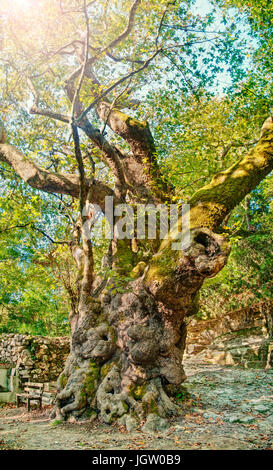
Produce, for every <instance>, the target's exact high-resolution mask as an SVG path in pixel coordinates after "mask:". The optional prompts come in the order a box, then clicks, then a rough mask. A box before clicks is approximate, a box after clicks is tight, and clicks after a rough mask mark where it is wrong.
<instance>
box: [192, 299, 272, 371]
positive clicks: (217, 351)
mask: <svg viewBox="0 0 273 470" xmlns="http://www.w3.org/2000/svg"><path fill="white" fill-rule="evenodd" d="M272 325H273V304H272V303H269V302H260V303H258V304H254V305H252V306H250V307H247V308H244V309H238V310H235V311H233V312H229V313H228V314H225V315H223V316H221V315H220V314H219V315H218V316H217V318H215V319H211V320H197V319H196V318H193V319H192V321H191V322H190V323H189V325H188V336H187V345H186V350H185V356H186V359H187V360H189V361H193V362H198V363H202V362H203V363H208V364H220V365H230V366H232V365H235V366H242V367H245V368H266V369H270V368H272V367H273V327H272Z"/></svg>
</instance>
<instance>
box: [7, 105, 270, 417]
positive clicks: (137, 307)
mask: <svg viewBox="0 0 273 470" xmlns="http://www.w3.org/2000/svg"><path fill="white" fill-rule="evenodd" d="M80 112H81V109H79V116H80ZM97 112H98V115H99V116H100V117H101V118H102V119H104V120H105V121H107V122H108V125H109V126H110V127H111V128H112V130H113V131H114V132H115V133H117V134H119V135H120V136H121V137H122V138H123V139H125V140H126V141H127V142H128V143H129V145H130V147H131V152H130V154H128V155H125V154H124V153H123V152H121V151H120V150H119V149H118V148H117V147H114V146H111V145H110V144H109V143H108V142H106V141H105V138H104V136H103V135H102V134H99V133H97V132H95V130H94V129H93V128H92V126H91V124H90V123H89V122H88V121H87V119H86V118H85V117H84V118H82V119H80V120H79V127H81V128H82V129H83V130H84V132H85V133H86V134H87V135H88V136H89V138H90V139H91V140H92V141H93V143H94V144H96V145H97V146H98V147H99V148H100V149H101V150H102V154H103V158H104V159H105V162H106V163H107V164H108V166H109V167H110V168H111V169H112V171H113V175H114V179H115V187H114V189H113V190H112V189H110V188H109V187H107V186H106V185H105V184H103V183H101V182H99V181H93V180H88V179H86V178H85V177H84V174H83V173H82V174H81V175H80V178H78V177H76V176H75V175H60V174H53V173H50V172H48V171H45V170H43V169H41V168H39V167H37V166H36V165H34V164H32V163H31V162H30V161H29V160H26V159H25V157H24V156H23V154H22V153H21V152H20V151H19V150H17V149H15V148H14V147H13V146H11V145H8V144H6V143H4V142H2V143H1V144H0V160H1V161H3V162H5V163H7V164H9V165H10V166H12V167H13V168H14V170H15V171H16V172H17V174H18V175H19V176H20V177H21V178H22V179H23V180H24V181H26V182H27V183H28V184H30V185H31V186H33V187H35V188H38V189H40V190H42V191H47V192H59V193H63V194H68V195H73V196H74V197H80V198H81V197H83V195H84V198H86V200H88V201H89V202H92V203H95V204H98V205H100V207H101V209H102V211H103V210H104V198H105V196H106V195H111V194H113V196H114V198H115V201H116V202H125V201H126V202H128V201H129V202H131V203H132V204H136V203H137V202H141V203H155V204H157V203H166V202H171V201H172V194H173V188H172V187H169V186H168V184H167V182H166V181H164V178H163V177H162V175H161V173H160V168H159V165H158V163H157V161H156V153H155V145H154V142H153V138H152V135H151V133H150V130H149V127H148V124H147V123H140V122H138V121H136V120H134V119H132V118H130V117H129V116H127V115H125V114H124V113H123V112H121V111H120V110H116V109H111V108H109V105H108V103H107V102H105V103H104V102H101V103H100V104H99V106H98V108H97ZM272 168H273V124H270V125H268V126H267V129H266V132H264V133H263V135H262V137H261V139H260V141H259V142H258V144H257V145H256V147H255V148H253V149H252V150H251V151H250V152H249V153H248V154H247V155H246V156H245V157H244V158H243V159H242V160H241V161H239V162H237V163H236V164H235V165H233V166H232V167H231V168H229V169H228V170H226V171H224V172H221V173H219V174H218V175H216V176H215V177H214V178H213V180H212V181H211V183H210V184H208V185H207V186H205V187H203V188H202V189H201V190H199V191H198V192H197V193H196V194H195V195H194V196H193V197H192V199H191V201H190V204H191V211H190V214H191V243H190V246H189V247H188V248H187V249H185V250H180V251H175V250H172V247H171V243H172V241H173V240H176V238H177V231H178V227H177V226H175V227H172V229H171V231H170V234H169V239H168V240H164V241H163V242H162V243H161V244H160V242H159V241H157V240H155V241H153V247H152V249H151V250H150V251H149V248H150V243H151V241H149V240H144V241H143V240H141V242H140V243H141V244H142V245H143V244H144V245H146V255H145V256H144V255H142V254H140V253H142V252H143V250H138V249H135V248H133V246H132V243H131V240H113V241H111V247H110V249H109V259H108V262H109V265H110V266H112V267H113V268H114V269H116V270H117V272H118V273H119V276H120V277H122V276H124V277H128V275H130V277H133V280H131V281H130V282H129V283H127V285H126V289H125V290H124V291H122V292H116V290H115V289H114V288H113V287H112V288H111V289H109V288H107V286H106V285H105V283H104V284H101V286H100V287H98V285H97V278H96V275H95V273H93V263H92V253H91V251H92V250H91V247H90V245H89V244H88V241H87V240H86V239H85V238H84V235H83V231H82V222H83V220H82V221H80V222H79V226H78V232H77V234H76V236H75V237H74V238H73V240H72V248H75V247H76V248H77V249H78V250H80V254H81V256H80V260H81V261H80V266H79V269H80V271H81V282H80V286H79V290H80V292H79V303H78V308H77V310H76V311H74V313H73V315H71V318H70V320H71V326H72V336H71V353H70V356H69V358H68V360H67V363H66V365H65V369H64V371H63V373H62V374H61V376H60V378H59V380H58V386H59V392H58V396H57V417H58V418H62V419H69V418H70V417H73V418H74V419H77V418H79V417H86V416H91V415H94V416H97V415H98V416H99V417H101V419H103V420H104V421H105V422H107V423H109V422H111V421H112V420H113V419H115V418H118V417H121V416H124V415H126V414H129V413H130V414H133V415H135V416H138V417H140V418H141V417H143V418H145V417H146V416H147V415H148V414H151V413H156V414H158V415H160V416H162V417H166V416H170V415H172V414H175V413H177V412H178V408H177V405H176V404H175V402H174V401H173V400H172V399H171V395H172V394H173V393H175V392H176V391H177V390H178V389H179V386H180V384H181V383H182V382H183V381H184V380H185V374H184V370H183V365H182V358H183V350H184V347H185V339H186V318H187V317H188V316H190V315H192V314H194V313H195V312H196V311H197V309H198V291H199V289H200V287H201V286H202V283H203V281H204V279H205V278H207V277H212V276H215V275H216V274H217V273H218V272H219V271H220V269H222V267H223V266H224V265H225V263H226V261H227V258H228V255H229V251H230V246H229V243H228V240H227V239H226V237H225V236H223V235H221V234H219V233H217V232H219V227H220V225H221V222H222V221H223V220H224V218H225V217H226V215H227V214H228V213H229V212H230V211H231V210H232V209H233V208H234V207H235V206H236V205H237V204H238V203H239V202H240V201H241V200H242V199H243V198H244V197H245V195H246V194H247V193H249V191H251V190H252V189H253V188H254V187H255V186H256V185H257V184H258V183H259V182H260V181H261V180H262V179H263V178H264V177H265V176H266V175H267V174H268V173H269V172H270V171H271V170H272ZM83 204H84V199H82V201H81V206H82V205H83ZM155 251H156V253H155ZM154 253H155V254H154ZM121 260H122V261H121ZM111 282H112V281H111ZM108 287H109V285H108Z"/></svg>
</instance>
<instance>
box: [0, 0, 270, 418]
mask: <svg viewBox="0 0 273 470" xmlns="http://www.w3.org/2000/svg"><path fill="white" fill-rule="evenodd" d="M3 3H4V5H3V7H2V9H3V10H2V11H3V14H2V30H3V37H2V64H3V67H2V80H3V84H4V87H3V90H2V100H3V102H4V103H5V106H3V110H2V114H3V116H2V119H3V121H4V122H5V127H6V129H8V134H9V139H10V141H11V144H8V143H6V142H5V139H6V138H5V132H4V130H1V135H2V138H1V144H0V160H1V161H2V162H3V163H4V164H5V165H8V166H10V167H11V168H12V170H13V172H15V173H16V174H17V176H18V177H20V178H21V179H22V180H23V181H24V182H26V183H28V185H30V186H31V187H32V188H35V189H36V190H40V191H44V192H46V193H49V194H55V196H54V197H56V195H57V196H59V197H61V201H62V203H61V204H62V205H63V204H64V205H65V210H66V211H67V210H68V211H69V208H70V209H71V208H72V209H73V214H72V215H71V214H70V216H69V214H67V216H68V220H69V223H70V229H71V237H70V238H69V239H68V229H67V230H66V231H65V230H64V229H63V228H62V230H61V232H58V226H57V228H56V230H57V234H58V235H61V236H64V235H65V237H63V238H59V239H56V238H53V235H55V234H51V233H50V234H48V233H46V232H45V231H44V230H43V229H41V228H40V227H38V229H39V230H40V231H41V230H42V235H44V236H45V238H47V239H49V240H50V241H51V242H52V243H53V244H54V243H55V244H61V245H62V244H64V245H67V247H68V248H69V249H70V250H71V253H72V254H73V256H74V258H75V262H76V265H77V268H78V275H77V279H76V280H75V286H76V295H75V296H74V299H75V300H76V303H75V302H74V304H73V302H72V305H74V308H72V309H71V314H70V324H71V332H72V339H71V353H70V356H69V358H68V360H67V363H66V366H65V369H64V372H63V374H62V375H61V377H60V379H59V393H58V396H57V415H58V417H62V418H65V419H66V418H68V417H69V416H70V415H72V416H73V417H75V418H78V417H80V416H82V415H84V414H87V415H90V414H92V413H96V414H99V415H100V417H101V418H102V419H103V420H104V421H106V422H111V420H113V419H114V418H116V417H119V416H123V415H124V414H126V413H129V412H130V413H137V414H138V415H139V416H140V417H145V416H147V415H148V414H150V413H157V414H159V415H160V416H169V415H172V414H175V413H177V412H178V411H179V410H178V407H177V405H176V404H175V402H174V401H173V400H172V399H171V395H172V394H173V393H175V392H176V391H177V390H178V389H179V386H180V384H181V382H182V381H183V380H184V379H185V374H184V371H183V366H182V356H183V350H184V347H185V338H186V322H185V318H186V317H187V316H191V315H193V314H194V313H195V312H196V311H197V309H198V291H199V290H200V288H201V286H202V284H203V282H204V280H205V279H206V278H210V277H213V276H215V275H216V274H217V273H218V272H219V271H220V270H221V269H222V268H223V266H224V265H225V263H226V261H227V258H228V255H229V252H230V245H229V243H228V241H227V237H226V235H223V234H221V231H222V230H223V229H222V224H223V223H224V222H225V221H226V219H227V217H229V216H230V214H231V212H232V210H233V209H234V208H235V207H236V206H237V205H238V204H239V203H240V202H241V201H242V200H243V199H244V198H245V197H246V195H247V194H248V193H249V192H250V191H251V190H253V189H254V188H255V187H256V186H257V185H258V184H259V183H260V182H261V181H262V180H263V178H265V177H266V175H268V174H269V173H270V171H271V170H272V167H273V146H272V139H273V124H272V122H271V121H270V120H269V121H267V124H266V127H265V128H264V129H263V131H262V134H261V136H260V135H259V132H258V130H257V131H256V135H255V137H254V139H253V140H252V136H251V135H250V133H249V129H248V126H247V122H246V120H244V119H243V118H242V121H241V124H243V125H242V126H241V134H240V132H239V131H238V127H240V126H237V127H236V117H234V118H233V119H232V118H230V115H229V110H230V109H231V107H230V106H229V102H228V99H225V98H223V97H222V98H214V99H213V98H210V99H208V94H207V93H210V91H209V89H208V90H207V91H206V93H204V87H205V86H207V87H208V88H210V87H211V86H212V85H213V79H214V77H216V78H217V76H218V74H219V73H221V72H222V73H223V71H224V70H225V66H226V64H227V60H229V63H231V64H232V66H233V67H234V66H235V65H236V64H237V63H238V64H239V63H240V62H241V61H242V56H241V54H242V50H241V49H240V41H238V40H237V39H236V37H235V39H234V37H233V35H232V34H231V33H232V31H234V23H233V22H232V21H231V22H230V23H228V24H227V16H228V15H226V13H225V15H224V16H223V18H222V17H221V16H220V13H221V10H217V9H212V10H211V11H209V12H208V13H205V14H204V15H203V16H201V15H200V14H195V13H194V5H193V2H191V1H183V2H168V3H167V2H165V1H156V2H152V4H151V2H146V1H142V2H141V1H140V0H135V1H134V2H129V1H120V2H119V1H118V2H109V1H108V0H106V1H91V2H87V1H78V0H74V1H72V0H71V1H70V0H69V1H66V2H57V1H56V0H51V1H50V2H48V1H44V0H40V1H39V2H38V3H37V2H36V3H35V5H38V6H39V8H37V7H36V8H35V9H33V8H31V0H29V1H28V2H27V1H25V2H21V6H22V4H23V3H24V8H23V9H22V8H21V10H20V9H19V1H18V2H15V3H14V5H15V7H14V8H12V9H10V8H9V7H10V5H5V2H3ZM7 3H8V2H7ZM16 4H17V8H16ZM221 18H222V19H221ZM216 24H217V30H215V25H216ZM226 24H227V26H225V25H226ZM244 41H245V39H244V40H243V41H242V42H244ZM235 46H236V47H235ZM176 70H179V74H177V73H176ZM181 76H182V79H181ZM233 77H235V78H236V79H238V77H241V78H243V77H244V71H243V70H242V69H241V68H239V67H238V73H237V75H236V74H234V73H233ZM166 80H167V82H168V83H169V84H170V88H171V91H173V92H174V94H175V93H177V90H178V89H179V88H178V87H179V86H180V83H181V82H182V87H181V93H183V97H182V103H181V105H180V106H182V105H184V104H185V110H184V119H185V120H184V121H183V122H181V128H180V132H181V133H182V135H183V136H184V138H185V143H184V142H183V143H182V144H181V145H182V147H181V148H182V150H183V153H182V155H183V154H187V155H188V162H187V165H190V163H191V162H192V163H193V165H192V166H191V171H192V178H193V179H191V180H190V179H188V176H187V175H186V176H185V182H186V184H187V185H190V181H193V182H195V184H196V183H197V184H196V186H193V189H194V191H189V192H188V193H187V194H185V191H184V189H183V187H181V186H180V183H179V184H178V181H177V178H175V171H172V172H171V175H168V173H169V172H168V171H166V168H168V166H170V164H171V162H169V161H166V162H164V160H166V153H167V151H168V146H167V144H166V141H165V144H164V147H163V148H162V146H161V143H162V142H164V139H163V138H162V134H161V135H160V132H158V130H157V133H158V134H159V140H158V145H156V141H154V138H153V135H152V133H151V131H150V128H149V125H148V123H147V121H146V120H144V116H145V112H146V113H147V111H146V110H145V105H144V106H143V104H142V106H141V108H137V109H136V106H138V105H139V104H140V103H139V102H141V103H143V102H145V100H146V97H147V95H148V96H149V92H150V90H151V88H153V89H156V88H157V89H158V90H160V89H161V88H162V87H163V86H164V82H165V85H166ZM30 100H32V101H33V103H32V105H30ZM168 102H170V103H171V100H169V97H168ZM215 104H216V106H217V107H218V122H219V120H221V119H222V118H223V116H225V119H224V121H223V123H222V124H221V128H223V127H222V126H224V127H228V131H229V132H230V135H229V136H228V132H226V131H224V130H223V131H222V132H220V135H219V132H217V138H216V136H213V135H212V136H210V131H209V129H208V128H207V129H206V128H205V127H204V126H203V122H200V123H199V124H200V126H199V127H198V117H197V118H196V116H198V114H199V115H202V113H201V114H200V111H199V109H202V110H204V109H205V112H209V113H210V115H211V117H212V119H213V117H214V115H215V111H214V106H215ZM29 105H30V115H29V114H28V113H27V112H26V107H29ZM129 109H131V111H129ZM176 109H177V108H176ZM178 110H179V104H178ZM193 110H195V115H193V116H192V111H193ZM159 114H160V113H159ZM204 114H205V113H204ZM204 114H203V117H204ZM174 117H176V116H174ZM264 117H265V116H264ZM18 118H19V119H21V125H20V128H19V127H18V122H17V119H18ZM177 118H178V120H179V112H178V114H177ZM156 119H157V120H158V121H159V119H160V115H159V116H157V117H156ZM227 121H230V123H229V122H228V126H226V124H227ZM186 122H188V124H189V125H188V129H187V128H186V125H185V123H186ZM191 123H193V126H191ZM156 124H157V123H156ZM158 125H159V124H157V126H158ZM166 126H167V128H168V126H170V127H171V124H170V123H168V122H167V123H166ZM195 126H196V127H195ZM209 126H210V120H209V119H207V127H209ZM245 128H247V135H245V134H244V132H243V129H245ZM192 129H196V135H197V134H199V135H197V137H196V136H195V139H194V140H193V146H191V145H190V146H189V144H188V141H189V139H191V138H192V135H193V134H194V131H193V130H192ZM155 130H156V129H155ZM106 132H107V133H106ZM176 132H177V133H178V127H177V125H176ZM211 132H212V133H213V132H216V130H215V129H213V128H211ZM242 133H243V135H242ZM231 135H232V137H233V140H230V137H231ZM204 139H206V142H207V144H206V145H207V147H205V148H202V152H201V160H200V162H202V165H201V166H200V167H199V166H198V165H196V162H195V161H194V160H195V158H198V156H197V152H196V150H198V149H199V148H200V143H201V144H202V145H203V143H204ZM239 139H240V142H239ZM172 143H173V142H172ZM174 145H175V143H174ZM19 148H20V150H19ZM208 148H209V150H208ZM213 148H214V149H215V154H216V155H217V158H216V160H217V164H216V163H215V162H214V164H213V162H212V160H213V159H212V158H211V155H212V149H213ZM231 148H232V149H233V150H234V149H235V150H236V151H235V152H234V153H233V158H231V157H230V154H229V151H230V149H231ZM238 148H239V150H238ZM172 150H173V149H172ZM243 150H244V151H243ZM246 150H247V151H246ZM179 154H180V152H179V151H178V152H177V154H176V152H174V154H173V157H174V158H176V162H175V164H174V166H175V168H177V167H179V166H180V165H182V161H183V160H182V161H181V163H180V161H179V158H180V155H179ZM26 155H27V157H26ZM208 155H210V165H209V168H208V169H205V168H204V166H203V160H204V159H206V156H208ZM238 157H239V159H238ZM229 158H230V161H228V160H229ZM236 160H237V161H236ZM174 161H175V160H174ZM163 162H164V164H163ZM226 163H230V164H231V166H230V167H229V168H228V169H227V170H224V169H223V168H224V167H225V164H226ZM183 165H184V161H183ZM187 165H186V168H185V170H187ZM5 168H6V166H5ZM182 170H183V171H184V167H183V168H182ZM200 170H201V171H202V174H201V175H200V177H199V175H196V174H195V172H196V171H200ZM179 171H180V168H179ZM183 171H182V173H183ZM203 171H204V173H205V174H204V175H203ZM215 171H220V172H219V173H218V174H216V175H215V176H213V178H212V179H211V175H212V174H213V173H214V172H215ZM185 174H188V172H187V171H185ZM12 175H14V173H12ZM169 176H170V177H169ZM203 177H204V178H203ZM203 179H204V181H203ZM201 182H202V184H201ZM204 183H205V185H203V184H204ZM175 184H176V185H177V189H176V188H175ZM60 195H61V196H60ZM106 196H113V197H114V201H115V203H125V202H126V203H130V204H132V205H133V206H135V205H136V204H137V203H139V202H141V203H145V204H148V203H154V204H158V203H164V204H171V203H174V202H175V201H177V200H178V199H180V198H181V196H183V197H184V199H185V198H186V199H187V200H188V202H189V203H190V205H191V211H190V215H191V245H190V247H189V248H188V249H186V250H181V251H175V250H173V249H172V242H173V241H174V240H176V239H177V237H179V228H180V226H181V220H180V221H179V222H178V223H177V224H176V225H175V226H173V227H171V229H170V232H169V237H168V239H167V240H164V241H163V242H162V243H161V240H160V239H159V237H158V238H157V239H156V240H149V239H148V238H145V240H140V241H137V242H136V241H135V240H134V239H133V240H131V239H129V240H128V239H125V240H121V239H118V238H115V237H114V239H113V240H111V242H110V244H109V246H106V243H104V245H102V247H103V248H105V253H106V254H105V257H104V258H103V271H104V272H100V273H99V275H98V272H97V270H96V266H97V264H98V259H99V257H96V253H95V252H96V250H95V246H94V242H93V241H92V240H91V239H90V238H89V237H87V236H86V233H85V231H84V230H83V226H84V224H85V223H86V222H87V221H88V215H86V213H85V212H84V211H83V209H84V207H85V206H86V203H87V202H88V203H92V204H97V205H98V206H99V207H100V210H101V213H102V214H103V213H104V210H105V197H106ZM48 197H49V196H48ZM71 198H72V201H71ZM77 200H78V201H79V209H80V210H79V214H77V216H75V212H76V211H75V204H76V202H75V201H77ZM71 204H72V205H71ZM114 220H117V218H116V219H115V217H114ZM35 226H36V225H35ZM8 228H9V227H4V230H7V229H8ZM36 228H37V227H36ZM51 230H52V229H51ZM45 233H46V235H45ZM48 237H49V238H48ZM100 257H101V256H100Z"/></svg>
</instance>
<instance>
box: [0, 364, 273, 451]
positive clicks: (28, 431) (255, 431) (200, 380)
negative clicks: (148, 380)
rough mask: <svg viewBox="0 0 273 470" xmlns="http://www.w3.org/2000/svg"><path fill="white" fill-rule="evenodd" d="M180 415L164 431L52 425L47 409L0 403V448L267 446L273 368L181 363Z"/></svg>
mask: <svg viewBox="0 0 273 470" xmlns="http://www.w3.org/2000/svg"><path fill="white" fill-rule="evenodd" d="M186 369H187V375H188V381H187V384H186V388H187V390H188V391H189V392H190V393H191V394H192V399H190V400H184V399H183V398H184V397H183V396H181V400H182V401H181V402H182V410H183V415H182V416H181V417H179V418H176V419H175V420H174V421H173V422H171V424H170V427H169V428H168V429H167V430H166V431H165V432H160V433H155V432H153V433H151V434H149V433H144V432H142V431H136V432H134V433H128V432H127V431H126V430H125V428H124V427H122V426H117V425H115V426H108V425H103V424H100V423H98V422H93V423H87V422H85V423H80V424H72V423H66V424H57V425H53V424H52V423H51V422H50V419H49V413H50V410H49V409H43V411H42V412H40V411H38V410H37V411H36V410H34V411H32V412H31V413H27V412H26V409H25V408H24V407H21V408H19V409H16V408H15V407H7V406H4V407H2V408H0V449H1V448H2V449H7V448H8V449H11V448H15V449H32V450H34V449H37V450H41V449H52V450H58V449H79V450H80V449H100V450H104V449H111V450H114V449H117V450H120V449H151V450H155V449H166V450H170V449H172V450H177V449H218V450H219V449H230V450H231V449H234V450H237V449H272V450H273V370H268V371H264V370H260V369H259V370H242V369H239V368H229V367H218V366H203V365H202V366H200V365H196V364H189V363H188V364H187V366H186Z"/></svg>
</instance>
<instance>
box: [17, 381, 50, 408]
mask: <svg viewBox="0 0 273 470" xmlns="http://www.w3.org/2000/svg"><path fill="white" fill-rule="evenodd" d="M43 392H44V384H42V383H34V382H27V383H26V384H25V386H24V393H17V394H16V406H17V407H18V406H19V405H20V401H24V400H25V401H26V403H27V410H28V411H30V402H31V401H37V402H38V403H39V406H40V409H41V408H42V397H43Z"/></svg>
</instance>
